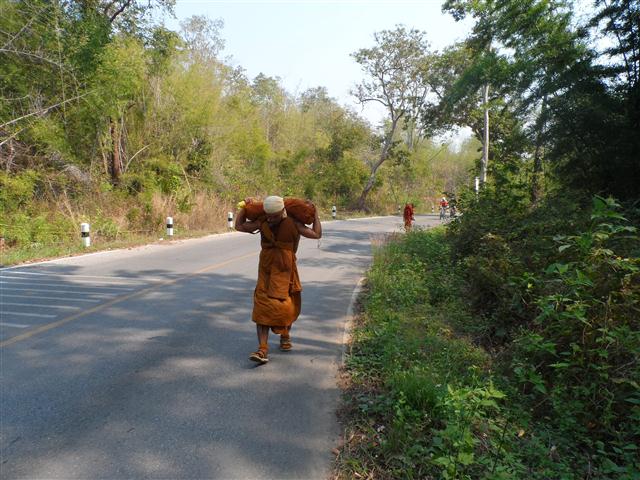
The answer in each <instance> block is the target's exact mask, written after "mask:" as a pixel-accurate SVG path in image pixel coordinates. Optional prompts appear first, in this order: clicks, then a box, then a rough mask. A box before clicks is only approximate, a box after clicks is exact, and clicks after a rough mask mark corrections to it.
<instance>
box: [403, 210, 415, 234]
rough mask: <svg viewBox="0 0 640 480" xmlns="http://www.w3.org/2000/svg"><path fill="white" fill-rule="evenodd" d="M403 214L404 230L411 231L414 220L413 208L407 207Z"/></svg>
mask: <svg viewBox="0 0 640 480" xmlns="http://www.w3.org/2000/svg"><path fill="white" fill-rule="evenodd" d="M403 213H404V215H403V216H404V228H405V229H407V230H409V229H410V228H411V221H412V220H413V207H412V206H411V205H405V207H404V212H403Z"/></svg>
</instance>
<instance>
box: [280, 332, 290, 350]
mask: <svg viewBox="0 0 640 480" xmlns="http://www.w3.org/2000/svg"><path fill="white" fill-rule="evenodd" d="M292 348H293V345H291V337H289V336H286V337H285V336H284V335H282V336H280V350H281V351H283V352H289V351H291V349H292Z"/></svg>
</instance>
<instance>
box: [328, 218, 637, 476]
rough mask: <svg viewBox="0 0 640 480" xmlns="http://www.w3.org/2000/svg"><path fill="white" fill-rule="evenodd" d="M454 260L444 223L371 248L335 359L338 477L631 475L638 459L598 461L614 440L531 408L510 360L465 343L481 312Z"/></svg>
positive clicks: (471, 342)
mask: <svg viewBox="0 0 640 480" xmlns="http://www.w3.org/2000/svg"><path fill="white" fill-rule="evenodd" d="M462 268H464V264H460V265H455V264H454V263H452V261H451V258H450V252H449V245H448V242H447V238H446V237H445V234H444V229H443V228H438V229H433V230H429V231H414V232H411V233H409V234H407V235H404V236H402V237H400V238H399V239H398V237H396V238H395V239H393V240H392V241H391V242H390V243H388V244H387V245H385V246H382V247H379V248H378V249H377V250H376V252H375V258H374V263H373V266H372V268H371V270H370V272H369V274H368V282H367V288H366V290H365V293H364V294H363V296H362V298H361V306H362V311H361V313H360V315H359V316H358V318H357V321H356V325H355V327H354V331H353V336H352V338H353V340H352V345H351V350H350V353H349V355H348V357H347V361H346V366H345V370H346V372H345V374H346V377H347V379H348V380H347V381H346V386H345V390H344V401H343V408H342V412H341V416H342V421H343V426H344V432H343V444H342V446H341V448H340V449H339V454H338V456H337V460H336V465H335V475H336V478H340V479H352V478H403V479H404V478H406V479H514V480H515V479H522V478H532V479H540V480H542V479H575V480H578V479H583V478H593V479H603V480H604V479H612V480H613V479H614V478H615V479H626V480H631V479H635V478H640V477H639V476H638V475H639V474H638V473H637V472H638V470H637V460H636V462H635V463H634V462H633V460H629V461H628V464H627V465H626V466H620V465H615V464H613V463H612V462H610V461H609V460H608V457H607V455H608V453H607V452H611V449H612V448H614V447H615V445H613V444H603V443H602V442H600V443H598V442H596V444H597V445H596V446H595V447H594V449H593V451H585V450H584V444H585V443H584V440H585V438H586V437H583V438H580V439H578V438H573V437H572V436H571V435H567V433H566V429H565V430H563V429H564V427H563V426H562V425H557V424H555V421H554V420H552V419H551V417H546V416H544V415H542V416H540V415H539V414H538V415H537V416H536V412H534V407H535V405H531V404H530V403H527V402H528V400H527V398H526V396H523V395H521V394H520V392H521V390H520V388H521V383H519V382H518V380H517V378H515V376H514V373H513V372H512V371H510V367H509V366H510V359H509V358H503V357H501V356H500V355H499V353H498V352H494V351H492V352H491V353H489V352H488V351H486V350H485V349H484V348H483V347H482V346H480V344H479V343H476V342H475V341H474V338H477V337H473V335H476V334H477V324H478V323H481V321H480V320H481V319H479V318H475V317H474V316H473V315H472V314H471V313H470V311H471V308H470V306H469V305H468V304H467V303H466V302H467V300H466V299H465V298H466V297H465V285H466V284H465V282H464V280H463V278H464V275H463V273H464V272H463V270H461V269H462ZM570 421H571V419H570V418H568V419H567V423H569V422H570ZM615 448H618V447H615ZM620 448H627V449H632V448H633V445H626V446H624V447H620ZM628 453H630V454H633V452H632V451H631V450H630V451H629V452H628ZM620 456H621V455H619V457H620ZM627 458H631V457H629V456H628V455H627ZM634 465H636V467H634ZM589 472H591V473H589Z"/></svg>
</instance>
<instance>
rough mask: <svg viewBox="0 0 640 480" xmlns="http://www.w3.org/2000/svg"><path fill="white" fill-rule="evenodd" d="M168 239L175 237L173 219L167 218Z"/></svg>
mask: <svg viewBox="0 0 640 480" xmlns="http://www.w3.org/2000/svg"><path fill="white" fill-rule="evenodd" d="M167 237H173V217H167Z"/></svg>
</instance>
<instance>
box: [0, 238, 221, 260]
mask: <svg viewBox="0 0 640 480" xmlns="http://www.w3.org/2000/svg"><path fill="white" fill-rule="evenodd" d="M224 231H226V230H224ZM212 233H222V231H220V232H215V231H189V232H183V233H179V234H174V236H173V237H172V238H171V240H174V241H175V240H185V239H188V238H196V237H201V236H205V235H210V234H212ZM160 239H163V240H162V241H168V239H169V238H168V237H167V236H166V235H163V234H161V233H157V234H146V235H145V234H123V235H120V236H119V238H117V239H100V238H99V237H98V238H96V237H92V239H91V242H92V243H91V246H90V247H88V248H85V247H84V246H83V245H82V240H81V238H80V236H78V237H77V238H73V239H70V240H69V241H66V242H58V243H53V244H52V243H44V242H43V243H39V242H31V243H29V244H26V245H21V246H20V247H17V248H5V249H4V250H3V251H2V253H1V254H0V265H2V266H5V267H8V266H12V265H19V264H22V263H30V262H37V261H44V260H50V259H54V258H60V257H68V256H74V255H82V254H86V253H94V252H99V251H103V250H114V249H118V248H131V247H137V246H141V245H147V244H150V243H155V242H158V241H159V240H160Z"/></svg>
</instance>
